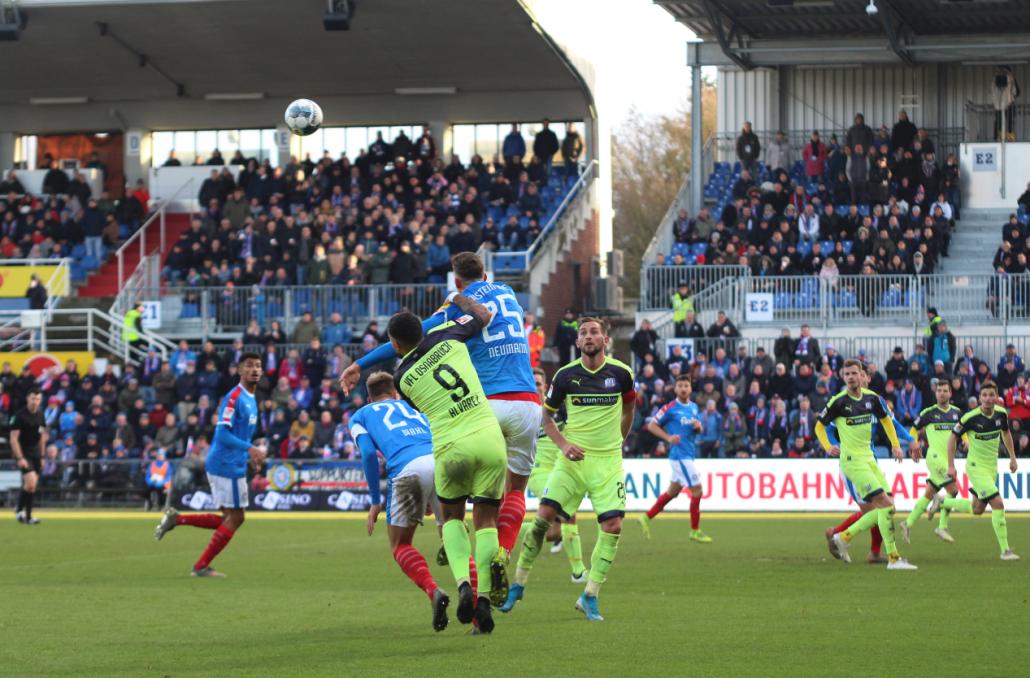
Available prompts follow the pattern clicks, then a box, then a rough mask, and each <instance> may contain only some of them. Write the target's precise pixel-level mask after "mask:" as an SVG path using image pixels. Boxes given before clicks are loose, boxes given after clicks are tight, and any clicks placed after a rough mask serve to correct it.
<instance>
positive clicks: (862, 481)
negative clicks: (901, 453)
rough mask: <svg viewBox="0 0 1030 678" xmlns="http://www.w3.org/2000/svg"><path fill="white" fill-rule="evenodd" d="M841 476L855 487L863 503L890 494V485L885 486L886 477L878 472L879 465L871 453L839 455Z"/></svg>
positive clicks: (881, 472)
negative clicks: (882, 494) (881, 494)
mask: <svg viewBox="0 0 1030 678" xmlns="http://www.w3.org/2000/svg"><path fill="white" fill-rule="evenodd" d="M840 472H841V474H842V475H843V476H844V477H845V478H846V479H847V480H848V481H850V482H851V484H852V485H854V486H855V490H856V492H857V493H858V496H859V497H861V498H862V500H863V501H866V502H868V501H870V500H871V499H872V498H873V497H875V496H876V495H878V494H880V493H881V492H883V493H885V494H890V491H891V489H890V485H888V484H887V477H886V476H884V475H883V471H881V470H880V465H879V464H877V463H876V459H875V458H874V457H873V455H872V453H869V454H866V455H861V456H858V455H848V454H844V453H843V452H842V453H841V457H840Z"/></svg>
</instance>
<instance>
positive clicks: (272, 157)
mask: <svg viewBox="0 0 1030 678" xmlns="http://www.w3.org/2000/svg"><path fill="white" fill-rule="evenodd" d="M265 159H267V160H268V162H269V163H271V165H272V167H278V166H279V147H278V146H276V145H275V130H274V129H263V130H261V154H260V155H259V156H258V160H259V161H260V160H265Z"/></svg>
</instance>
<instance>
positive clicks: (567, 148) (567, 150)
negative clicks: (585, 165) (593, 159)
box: [561, 122, 583, 178]
mask: <svg viewBox="0 0 1030 678" xmlns="http://www.w3.org/2000/svg"><path fill="white" fill-rule="evenodd" d="M581 155H583V139H581V138H580V136H579V132H577V131H576V126H575V125H573V124H572V123H571V122H570V123H569V125H568V127H566V129H565V138H564V139H562V142H561V156H562V160H563V161H564V162H565V176H566V178H571V177H574V176H576V174H577V173H578V171H579V170H578V169H577V165H578V164H579V158H580V156H581Z"/></svg>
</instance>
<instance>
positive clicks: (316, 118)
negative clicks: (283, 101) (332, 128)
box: [284, 99, 322, 137]
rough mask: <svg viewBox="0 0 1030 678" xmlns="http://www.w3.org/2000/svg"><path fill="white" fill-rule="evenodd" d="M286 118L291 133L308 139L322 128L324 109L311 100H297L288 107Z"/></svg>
mask: <svg viewBox="0 0 1030 678" xmlns="http://www.w3.org/2000/svg"><path fill="white" fill-rule="evenodd" d="M284 118H285V120H286V126H287V127H289V128H290V131H291V132H293V133H294V134H296V135H297V136H301V137H306V136H307V135H309V134H312V133H314V132H316V131H318V128H319V127H321V126H322V108H321V107H320V106H319V105H318V104H316V103H315V102H314V101H312V100H311V99H297V100H296V101H294V102H293V103H291V104H290V105H289V106H287V107H286V115H285V116H284Z"/></svg>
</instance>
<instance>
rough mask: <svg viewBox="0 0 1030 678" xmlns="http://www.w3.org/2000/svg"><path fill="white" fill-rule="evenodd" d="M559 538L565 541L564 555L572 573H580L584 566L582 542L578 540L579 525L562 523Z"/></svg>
mask: <svg viewBox="0 0 1030 678" xmlns="http://www.w3.org/2000/svg"><path fill="white" fill-rule="evenodd" d="M561 538H562V541H563V542H565V555H566V556H567V557H568V559H569V567H570V568H572V574H580V573H581V572H582V571H583V570H585V569H586V567H585V566H584V565H583V544H582V542H580V540H579V525H576V524H574V523H572V524H570V523H562V526H561Z"/></svg>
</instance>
